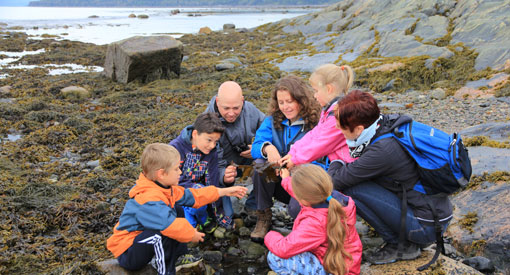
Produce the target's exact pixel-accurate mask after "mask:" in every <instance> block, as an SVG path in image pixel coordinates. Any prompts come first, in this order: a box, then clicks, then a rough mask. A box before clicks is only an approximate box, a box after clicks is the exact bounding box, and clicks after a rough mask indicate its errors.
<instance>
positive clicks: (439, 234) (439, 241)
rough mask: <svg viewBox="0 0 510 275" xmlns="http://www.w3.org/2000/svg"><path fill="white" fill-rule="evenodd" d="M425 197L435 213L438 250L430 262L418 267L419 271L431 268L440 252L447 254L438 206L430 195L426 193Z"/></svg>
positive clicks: (433, 213)
mask: <svg viewBox="0 0 510 275" xmlns="http://www.w3.org/2000/svg"><path fill="white" fill-rule="evenodd" d="M423 197H424V199H425V201H426V202H427V204H428V206H429V207H430V210H431V211H432V215H434V229H435V231H436V252H435V253H434V256H433V257H432V259H431V260H430V261H429V262H428V263H426V264H424V265H422V266H420V267H418V268H417V270H418V271H423V270H425V269H427V268H429V266H430V265H432V264H433V263H435V262H436V260H437V258H438V257H439V253H442V254H445V249H444V240H443V230H442V228H441V224H440V223H439V218H438V215H437V212H436V208H435V207H434V204H433V203H432V201H431V200H430V198H429V196H427V195H425V196H423Z"/></svg>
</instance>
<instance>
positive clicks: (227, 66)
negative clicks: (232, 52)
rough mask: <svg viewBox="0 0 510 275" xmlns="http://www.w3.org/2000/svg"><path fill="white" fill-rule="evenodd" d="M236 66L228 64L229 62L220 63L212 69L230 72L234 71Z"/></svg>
mask: <svg viewBox="0 0 510 275" xmlns="http://www.w3.org/2000/svg"><path fill="white" fill-rule="evenodd" d="M235 67H236V66H235V65H234V64H232V63H229V62H221V63H219V64H216V66H215V67H214V68H215V69H216V71H224V70H232V69H234V68H235Z"/></svg>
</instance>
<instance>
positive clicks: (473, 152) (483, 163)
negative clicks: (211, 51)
mask: <svg viewBox="0 0 510 275" xmlns="http://www.w3.org/2000/svg"><path fill="white" fill-rule="evenodd" d="M468 153H469V158H470V159H471V167H472V168H473V175H476V176H479V175H482V174H483V173H484V172H487V173H489V174H491V173H494V172H496V171H510V149H505V148H492V147H486V146H477V147H468Z"/></svg>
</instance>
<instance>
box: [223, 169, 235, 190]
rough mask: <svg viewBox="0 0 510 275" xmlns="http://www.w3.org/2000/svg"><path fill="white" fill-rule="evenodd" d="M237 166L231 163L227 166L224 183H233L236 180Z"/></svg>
mask: <svg viewBox="0 0 510 275" xmlns="http://www.w3.org/2000/svg"><path fill="white" fill-rule="evenodd" d="M236 176H237V168H236V167H235V166H234V165H229V166H227V168H225V175H224V176H223V182H224V183H233V182H234V181H235V180H236ZM228 185H231V184H228Z"/></svg>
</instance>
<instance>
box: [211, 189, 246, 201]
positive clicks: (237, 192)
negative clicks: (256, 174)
mask: <svg viewBox="0 0 510 275" xmlns="http://www.w3.org/2000/svg"><path fill="white" fill-rule="evenodd" d="M246 192H248V189H247V188H246V187H243V186H232V187H228V188H218V193H219V194H220V197H223V196H235V197H238V198H239V199H240V198H242V197H244V196H246Z"/></svg>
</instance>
